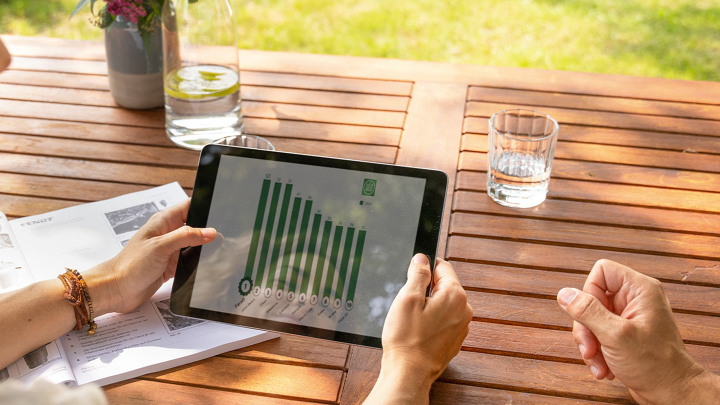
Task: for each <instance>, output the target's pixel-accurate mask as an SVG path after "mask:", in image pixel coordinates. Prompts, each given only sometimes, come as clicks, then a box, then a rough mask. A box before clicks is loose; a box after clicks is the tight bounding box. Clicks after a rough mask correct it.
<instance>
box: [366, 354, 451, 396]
mask: <svg viewBox="0 0 720 405" xmlns="http://www.w3.org/2000/svg"><path fill="white" fill-rule="evenodd" d="M434 374H435V373H432V372H431V371H429V370H428V369H427V367H426V365H425V364H418V363H417V362H415V361H407V360H406V359H404V358H401V357H396V356H392V355H388V354H383V358H382V366H381V368H380V376H379V377H378V385H379V386H381V387H382V388H383V392H384V394H385V396H386V397H387V398H388V399H391V401H390V403H397V404H404V403H407V404H422V403H428V401H429V395H430V387H431V386H432V383H433V382H434V381H435V378H437V376H436V375H434Z"/></svg>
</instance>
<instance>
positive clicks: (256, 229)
mask: <svg viewBox="0 0 720 405" xmlns="http://www.w3.org/2000/svg"><path fill="white" fill-rule="evenodd" d="M270 183H271V181H270V180H269V179H265V180H263V184H262V191H261V192H260V203H259V204H258V210H257V214H255V225H254V226H253V235H252V241H251V242H250V251H249V252H248V257H247V264H245V277H247V278H250V277H252V273H253V269H254V267H255V255H256V254H257V246H258V243H259V242H260V231H261V230H262V224H263V220H265V206H266V205H267V198H268V192H270Z"/></svg>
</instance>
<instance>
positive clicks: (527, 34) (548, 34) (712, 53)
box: [0, 0, 720, 81]
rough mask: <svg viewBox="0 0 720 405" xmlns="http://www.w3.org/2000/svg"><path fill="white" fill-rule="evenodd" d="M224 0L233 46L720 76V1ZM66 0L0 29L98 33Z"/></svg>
mask: <svg viewBox="0 0 720 405" xmlns="http://www.w3.org/2000/svg"><path fill="white" fill-rule="evenodd" d="M230 2H231V4H232V6H233V10H234V12H235V18H236V22H237V27H238V34H239V36H238V42H239V46H240V47H241V48H248V49H261V50H272V51H294V52H312V53H327V54H337V55H356V56H374V57H384V58H400V59H414V60H428V61H442V62H459V63H473V64H482V65H497V66H518V67H533V68H543V69H559V70H574V71H583V72H597V73H615V74H625V75H637V76H654V77H666V78H676V79H692V80H713V81H720V0H595V1H592V0H522V1H510V0H505V1H482V0H230ZM98 3H99V5H100V7H97V6H96V7H97V9H99V8H101V7H102V2H101V1H98ZM75 4H76V0H0V33H3V34H17V35H41V36H51V37H61V38H70V39H98V40H99V39H101V38H102V30H99V29H97V28H95V27H93V26H92V25H91V24H90V23H89V22H88V18H89V17H90V12H89V9H85V10H83V11H82V12H81V13H80V14H79V15H77V16H76V17H75V18H73V19H72V20H69V19H68V17H69V15H70V13H71V12H72V10H73V8H74V7H75ZM241 64H242V61H241Z"/></svg>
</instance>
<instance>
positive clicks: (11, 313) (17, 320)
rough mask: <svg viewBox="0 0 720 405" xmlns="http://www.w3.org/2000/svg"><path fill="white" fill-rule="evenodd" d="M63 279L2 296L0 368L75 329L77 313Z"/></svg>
mask: <svg viewBox="0 0 720 405" xmlns="http://www.w3.org/2000/svg"><path fill="white" fill-rule="evenodd" d="M64 292H65V287H63V284H62V282H61V281H60V280H57V279H55V280H47V281H42V282H39V283H35V284H32V285H29V286H27V287H25V288H22V289H19V290H15V291H12V292H9V293H6V294H3V295H1V296H0V314H2V317H0V342H3V348H2V351H0V368H3V367H6V366H8V365H9V364H10V363H12V362H13V361H15V360H17V359H19V358H20V357H21V356H24V355H25V354H27V353H28V352H30V351H33V350H35V349H37V348H38V347H40V346H42V345H45V344H47V343H49V342H51V341H53V340H55V339H57V338H58V336H61V335H62V334H63V333H66V332H67V331H69V330H70V329H72V327H73V325H75V312H74V311H73V307H72V306H71V305H70V304H68V302H67V300H66V299H65V298H64V297H63V293H64Z"/></svg>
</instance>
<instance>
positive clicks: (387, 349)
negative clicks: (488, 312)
mask: <svg viewBox="0 0 720 405" xmlns="http://www.w3.org/2000/svg"><path fill="white" fill-rule="evenodd" d="M431 278H432V277H431V272H430V263H429V261H428V258H427V256H425V255H422V254H418V255H415V257H413V260H412V264H411V265H410V268H409V270H408V281H407V283H406V284H405V286H404V287H403V288H402V289H401V290H400V292H399V293H398V295H397V297H396V298H395V300H394V301H393V303H392V306H391V307H390V311H389V312H388V316H387V318H386V319H385V326H384V327H383V333H382V345H383V356H382V364H381V369H380V376H379V378H378V381H377V383H376V384H375V387H374V388H373V390H372V392H371V393H370V395H369V396H368V397H367V399H365V404H373V405H375V404H427V403H428V402H429V395H430V386H431V385H432V383H433V382H434V381H435V379H437V378H438V377H439V376H440V374H441V373H442V372H443V370H445V367H447V365H448V363H450V360H452V358H453V357H455V355H457V354H458V352H459V351H460V348H461V347H462V342H463V341H464V340H465V337H466V336H467V334H468V332H469V330H470V326H469V325H470V321H471V320H472V314H473V312H472V308H471V307H470V304H468V302H467V295H466V294H465V290H463V288H462V285H460V281H458V278H457V276H456V275H455V271H454V270H453V268H452V266H451V265H450V263H448V262H446V261H444V260H440V259H438V261H437V264H436V266H435V279H434V281H435V282H434V284H433V288H432V295H431V296H430V297H425V291H426V289H427V287H428V285H430V281H431Z"/></svg>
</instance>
